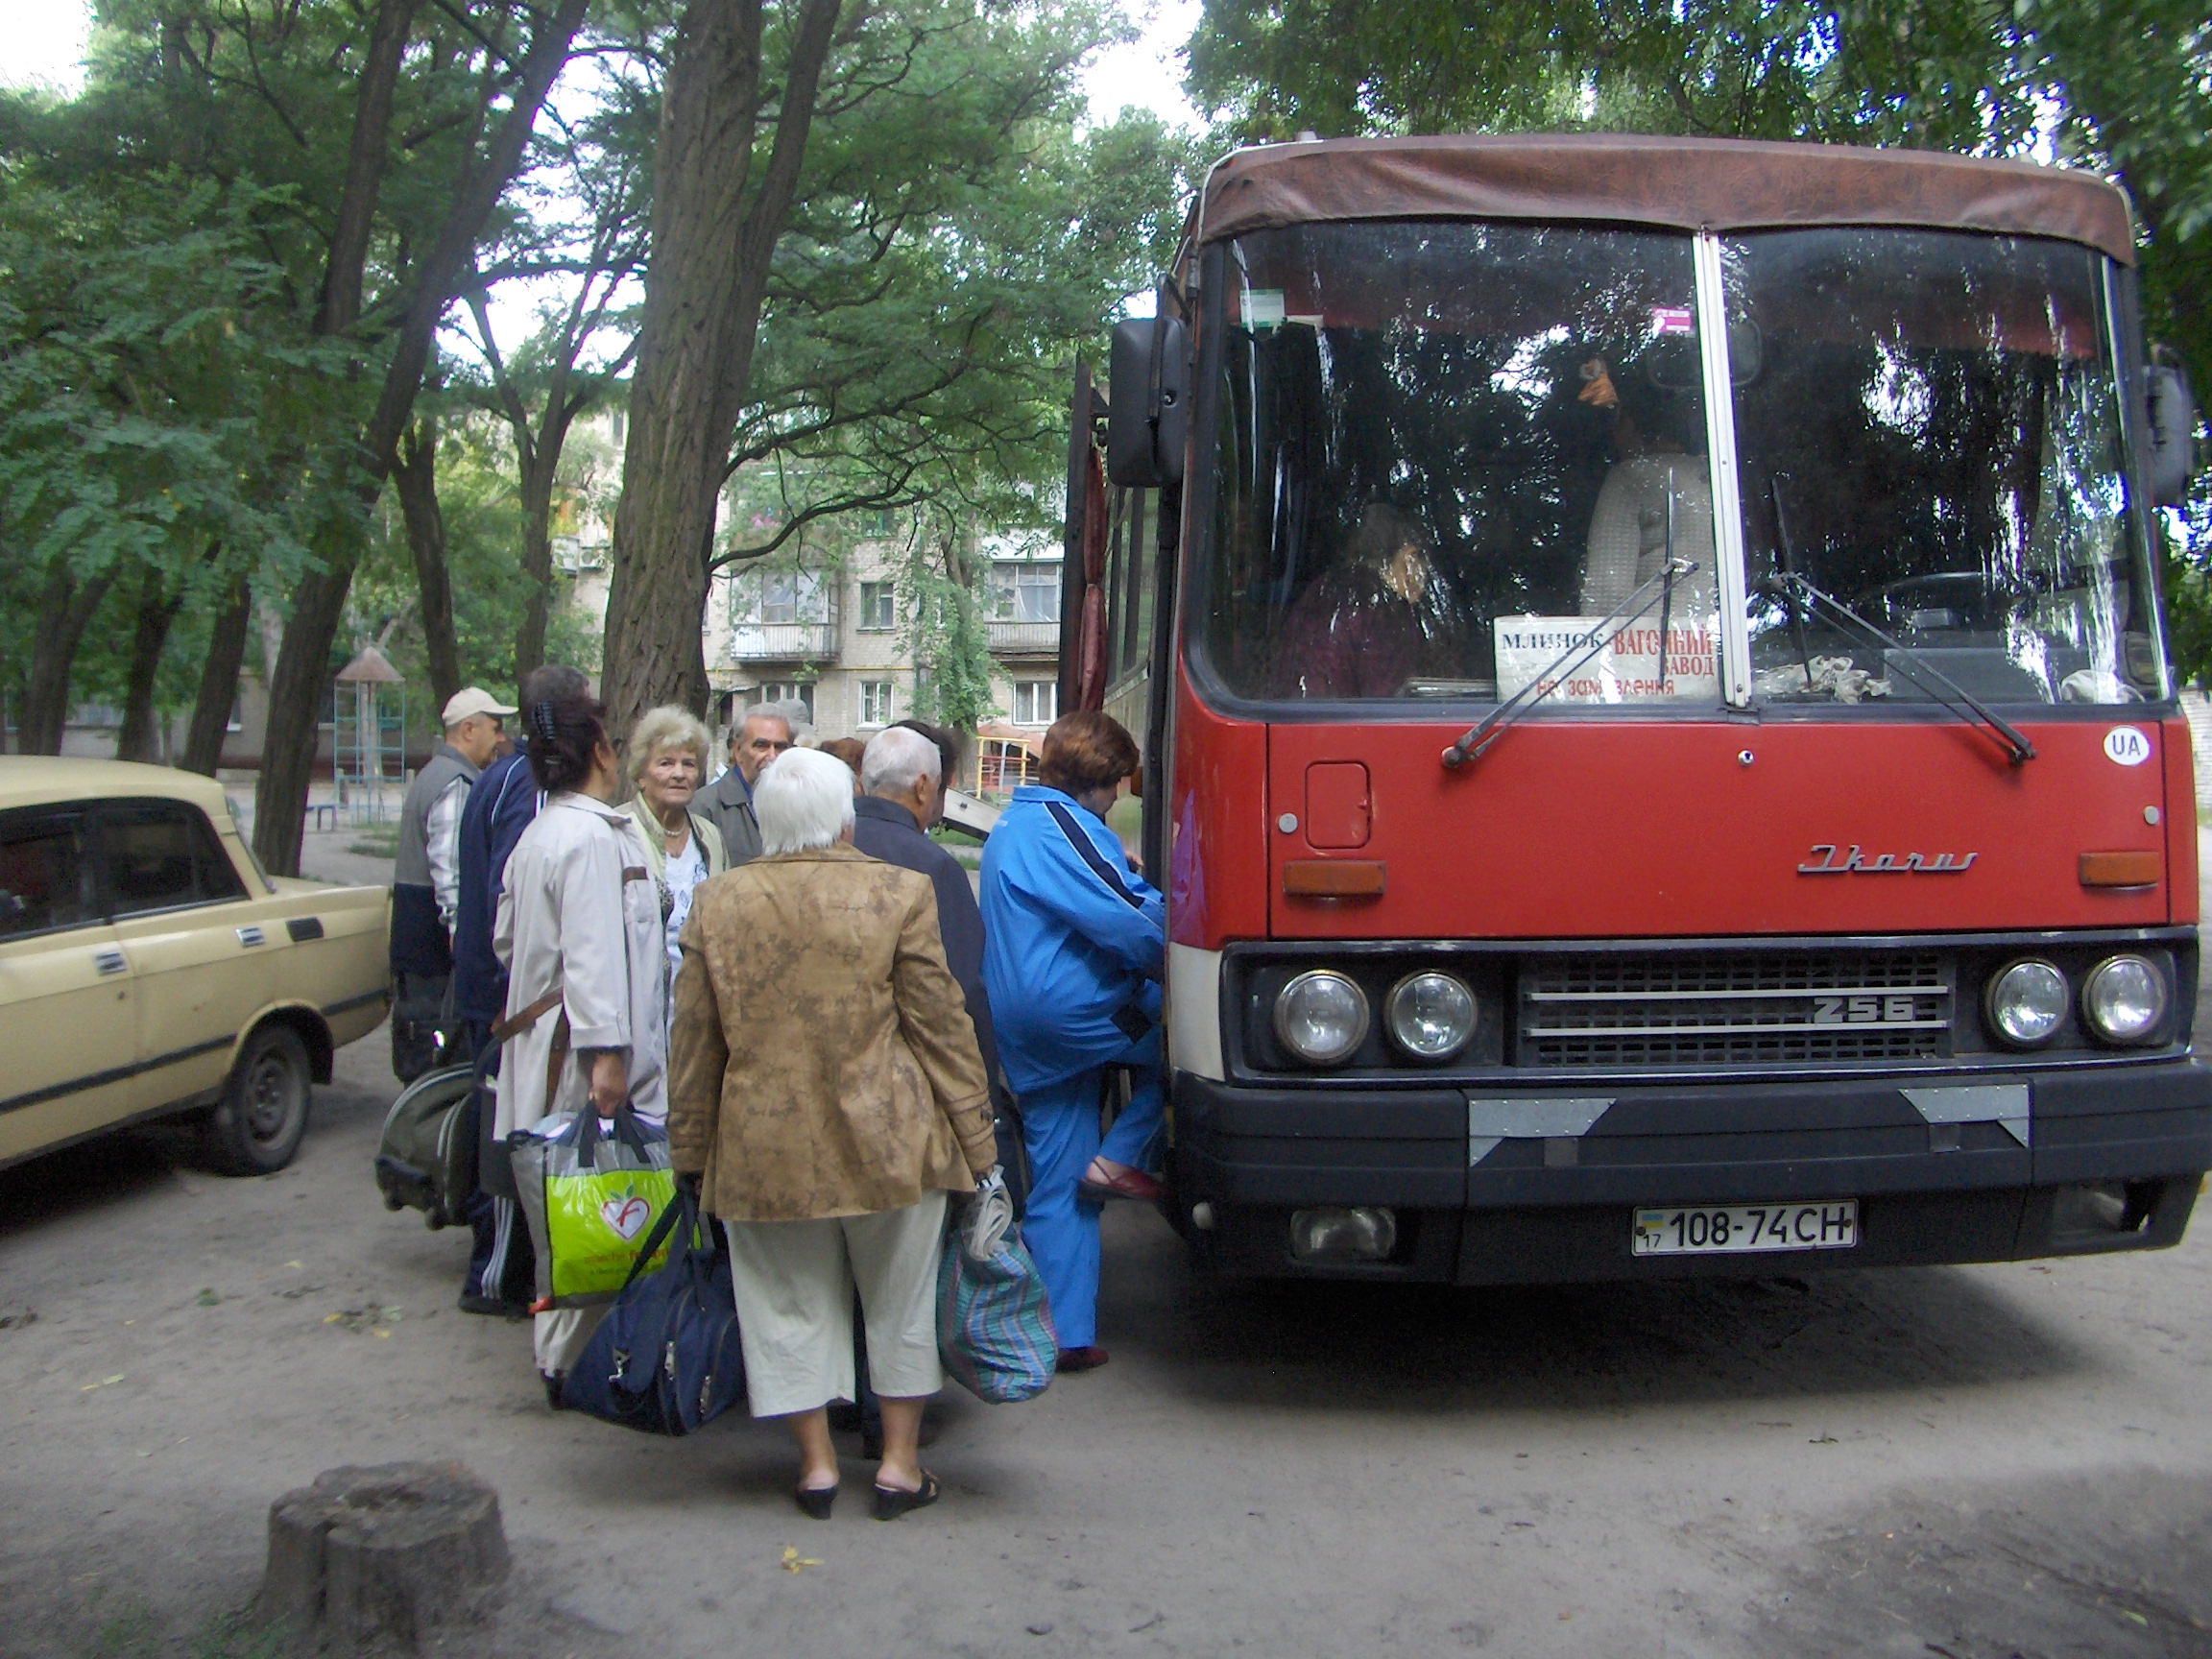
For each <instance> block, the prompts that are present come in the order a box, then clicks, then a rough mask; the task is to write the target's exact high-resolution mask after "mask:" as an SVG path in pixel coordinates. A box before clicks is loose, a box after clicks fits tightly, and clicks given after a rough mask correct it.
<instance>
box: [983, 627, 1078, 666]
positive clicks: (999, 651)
mask: <svg viewBox="0 0 2212 1659" xmlns="http://www.w3.org/2000/svg"><path fill="white" fill-rule="evenodd" d="M983 626H984V628H985V630H986V632H987V634H988V637H989V640H990V645H991V655H992V656H994V657H1057V656H1058V655H1059V654H1060V624H1059V623H1057V622H1001V621H997V620H993V621H988V622H986V623H985V624H984V625H983Z"/></svg>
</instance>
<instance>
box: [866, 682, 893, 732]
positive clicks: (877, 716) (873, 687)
mask: <svg viewBox="0 0 2212 1659" xmlns="http://www.w3.org/2000/svg"><path fill="white" fill-rule="evenodd" d="M860 724H861V725H863V726H888V725H890V724H891V682H890V681H888V680H863V681H861V682H860Z"/></svg>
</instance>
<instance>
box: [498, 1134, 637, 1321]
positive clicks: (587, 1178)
mask: <svg viewBox="0 0 2212 1659" xmlns="http://www.w3.org/2000/svg"><path fill="white" fill-rule="evenodd" d="M541 1127H545V1128H552V1130H553V1132H552V1133H551V1134H541V1133H536V1132H533V1131H531V1130H528V1129H517V1130H516V1131H515V1133H514V1134H512V1135H510V1136H508V1138H507V1147H508V1155H509V1158H510V1159H511V1160H512V1162H513V1164H514V1167H515V1193H516V1199H517V1203H518V1204H519V1205H520V1206H521V1209H522V1214H523V1216H524V1218H525V1219H526V1220H527V1221H528V1223H529V1226H530V1241H531V1243H533V1244H534V1245H536V1246H537V1249H538V1304H537V1305H538V1306H539V1307H540V1308H591V1307H597V1306H600V1305H602V1304H605V1303H608V1302H612V1301H613V1300H614V1295H615V1292H616V1291H618V1290H620V1289H621V1288H622V1286H623V1282H624V1281H625V1280H627V1279H628V1278H629V1277H630V1270H631V1267H632V1266H633V1265H634V1264H635V1262H636V1261H637V1241H638V1240H639V1239H640V1238H644V1237H645V1235H646V1233H647V1232H648V1231H649V1230H650V1229H651V1228H652V1226H653V1223H654V1222H655V1221H657V1220H659V1219H660V1217H661V1211H663V1210H665V1209H666V1208H667V1207H668V1205H669V1203H670V1202H671V1201H672V1200H673V1199H674V1198H675V1196H676V1176H675V1174H674V1172H673V1171H672V1170H671V1169H670V1167H669V1164H668V1135H667V1132H666V1131H665V1130H663V1129H662V1128H661V1126H660V1125H659V1124H657V1123H650V1122H647V1121H646V1120H644V1119H643V1118H639V1117H638V1116H637V1113H636V1112H634V1111H632V1110H631V1108H630V1107H629V1105H628V1104H627V1103H625V1104H623V1105H621V1106H619V1107H617V1108H615V1112H614V1117H613V1119H612V1121H611V1123H610V1124H609V1126H608V1127H607V1128H606V1130H605V1131H604V1132H603V1131H602V1129H601V1125H600V1119H599V1115H598V1114H597V1113H596V1112H592V1111H589V1110H587V1111H583V1112H579V1113H577V1114H576V1115H575V1116H574V1117H573V1118H567V1119H566V1120H565V1121H563V1122H561V1123H559V1124H558V1125H557V1126H556V1125H553V1124H547V1125H542V1126H541ZM666 1258H667V1245H666V1244H665V1243H663V1244H662V1245H661V1250H660V1251H659V1253H658V1254H656V1255H655V1256H654V1258H653V1259H652V1261H651V1262H648V1263H647V1264H646V1266H645V1269H644V1270H645V1271H647V1272H652V1271H654V1270H656V1269H658V1268H659V1267H660V1266H661V1262H663V1261H665V1260H666Z"/></svg>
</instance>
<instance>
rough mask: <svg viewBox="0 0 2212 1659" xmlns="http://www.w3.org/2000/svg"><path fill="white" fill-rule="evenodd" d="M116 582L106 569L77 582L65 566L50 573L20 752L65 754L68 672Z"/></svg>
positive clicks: (26, 691)
mask: <svg viewBox="0 0 2212 1659" xmlns="http://www.w3.org/2000/svg"><path fill="white" fill-rule="evenodd" d="M114 581H115V572H114V571H113V570H112V569H108V570H103V571H101V572H100V573H99V574H98V575H97V576H94V577H92V578H90V579H89V580H87V581H84V582H79V581H78V580H77V578H76V576H75V575H74V574H73V573H72V572H71V571H70V569H69V567H68V565H65V564H63V565H57V566H56V567H55V568H54V570H53V571H52V572H51V573H49V574H48V576H47V578H46V592H45V595H44V598H43V602H42V603H41V604H40V605H39V607H38V614H39V617H40V618H41V624H42V625H41V626H40V627H39V628H38V629H37V630H36V632H35V634H34V636H33V638H32V642H31V672H30V674H29V675H28V676H27V678H26V680H25V682H24V686H23V724H22V729H21V730H22V753H24V754H26V755H59V754H60V753H61V733H62V729H63V728H64V727H66V726H67V725H68V723H69V670H70V669H71V667H73V666H74V665H75V663H76V661H77V647H78V646H79V645H81V644H82V643H84V630H85V629H86V628H88V627H90V626H91V624H92V613H94V612H95V611H97V610H99V609H100V601H101V600H103V599H105V598H106V597H107V596H108V588H109V587H110V586H112V585H113V583H114Z"/></svg>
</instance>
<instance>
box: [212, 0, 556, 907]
mask: <svg viewBox="0 0 2212 1659" xmlns="http://www.w3.org/2000/svg"><path fill="white" fill-rule="evenodd" d="M587 5H588V0H560V5H559V7H558V9H557V10H556V11H555V12H554V13H553V15H552V16H551V17H550V18H548V19H547V20H546V21H545V22H544V23H543V24H542V25H541V27H540V28H539V30H538V32H537V34H536V36H535V37H534V38H533V39H532V40H531V42H530V50H529V52H528V54H527V55H525V57H524V58H523V60H522V62H521V68H520V73H519V74H518V75H517V78H516V82H515V84H514V85H513V87H512V90H511V92H510V94H509V102H508V107H507V113H506V114H505V115H504V116H503V117H502V118H501V121H500V125H499V130H498V132H496V133H495V134H494V135H493V140H492V143H491V145H490V146H489V147H488V148H487V150H486V152H485V154H484V156H483V158H482V160H481V161H480V162H479V163H478V164H477V165H476V167H475V168H474V169H473V170H472V171H471V172H470V173H469V176H468V177H467V178H466V179H465V180H462V183H461V186H460V188H459V189H458V190H456V191H455V192H454V195H453V200H452V201H451V203H450V204H448V205H447V207H446V211H445V222H444V223H443V224H442V225H441V226H440V227H439V230H438V239H437V241H436V242H435V243H434V244H433V245H432V247H431V250H430V252H429V254H428V256H427V257H425V258H424V259H423V261H422V264H421V269H420V270H419V271H418V272H417V274H416V278H415V290H414V294H413V297H412V298H411V299H410V301H408V306H407V313H406V317H405V320H404V321H403V322H402V323H401V325H400V326H399V332H398V336H397V340H396V341H395V342H394V345H393V351H392V358H391V362H390V364H389V366H388V367H387V368H386V370H385V373H384V384H383V388H382V390H381V391H380V393H379V394H378V397H377V400H376V408H375V412H374V413H373V414H372V415H371V416H370V418H369V421H368V424H367V426H366V427H365V428H364V429H363V431H362V433H361V442H360V447H359V458H360V465H361V469H362V473H363V477H362V481H361V486H360V488H359V489H358V490H357V491H356V492H355V497H356V499H357V501H358V502H359V504H360V517H359V518H358V520H356V522H355V523H354V525H353V526H351V527H350V528H349V533H348V534H347V535H346V540H345V542H344V544H343V545H342V546H333V547H330V548H329V549H328V550H327V552H326V554H325V563H324V565H323V567H322V568H321V569H318V570H312V571H310V572H308V574H307V575H305V576H304V577H302V578H301V582H300V586H299V588H298V589H297V590H296V591H295V592H294V594H293V599H292V615H291V618H290V619H289V620H288V621H287V622H286V623H285V626H284V643H283V646H282V648H281V649H280V650H279V651H278V652H277V654H276V670H275V672H274V673H272V674H271V676H270V681H269V732H268V737H267V739H266V740H265V741H264V743H263V744H262V751H261V778H260V781H259V782H258V784H257V785H256V786H255V788H254V791H253V849H254V851H255V852H257V853H258V854H260V855H261V862H262V863H263V864H264V865H265V866H267V867H268V869H269V871H270V872H271V873H272V874H273V875H277V876H297V875H298V874H299V873H300V834H301V829H302V828H303V827H304V825H305V823H306V818H307V786H308V783H309V781H311V779H312V777H313V774H314V768H315V747H316V731H317V726H318V723H319V721H320V719H321V715H322V708H323V688H324V686H325V684H326V683H327V680H328V678H329V672H330V647H331V644H332V642H333V641H334V640H335V639H336V638H337V637H338V623H339V620H340V618H342V617H343V616H344V615H345V613H346V593H347V590H348V589H349V588H350V587H351V586H352V584H353V566H354V564H355V562H356V561H357V560H358V559H359V557H360V547H361V536H360V533H359V532H360V528H361V526H362V525H364V524H366V522H367V519H368V516H369V514H370V513H371V512H373V510H374V508H375V505H376V498H377V497H378V496H379V495H381V494H382V493H383V489H384V480H385V478H386V477H387V476H388V475H389V474H390V472H391V470H392V468H393V465H394V463H395V460H396V450H397V445H398V442H399V434H400V433H401V432H402V431H403V430H405V428H406V425H407V422H408V421H409V419H410V418H411V417H412V416H413V413H414V408H415V395H416V393H417V392H418V391H419V390H420V389H421V384H422V373H423V371H424V370H425V369H426V368H427V367H428V365H429V361H430V353H431V349H432V347H433V345H434V344H435V341H436V336H437V331H438V323H439V320H440V319H441V318H442V317H444V316H445V308H446V306H447V305H449V304H450V303H451V302H452V299H453V296H454V294H455V293H456V292H457V291H458V289H459V287H460V284H461V280H462V278H463V276H464V275H465V274H466V272H467V270H468V266H469V257H470V255H471V254H472V253H473V252H475V248H476V239H477V237H479V236H480V235H481V234H482V233H483V230H484V226H485V223H486V222H487V221H488V220H489V219H490V218H491V216H492V210H493V208H494V207H496V206H497V205H498V204H499V198H500V197H501V196H502V195H503V194H505V192H506V189H507V185H508V182H509V180H512V179H513V178H514V177H515V174H516V171H517V168H519V167H520V165H521V163H522V153H523V150H524V148H525V147H526V146H527V145H528V143H529V139H530V130H531V128H532V127H534V126H535V125H536V124H537V120H538V111H539V108H541V106H542V105H543V104H544V102H545V94H546V92H547V91H549V90H550V89H551V87H552V85H553V82H554V78H555V77H556V76H558V75H559V74H560V73H561V68H562V65H563V64H565V62H566V61H567V60H568V46H569V42H570V41H571V40H573V39H574V38H575V36H576V30H577V28H578V27H579V26H580V25H581V24H582V23H583V21H584V12H585V10H586V7H587ZM333 540H335V539H333Z"/></svg>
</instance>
